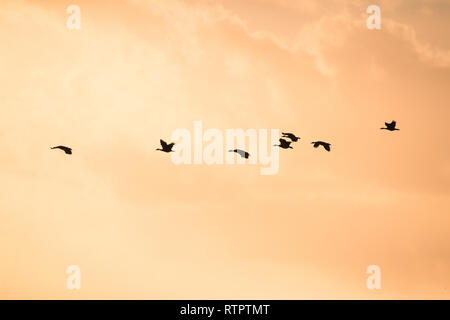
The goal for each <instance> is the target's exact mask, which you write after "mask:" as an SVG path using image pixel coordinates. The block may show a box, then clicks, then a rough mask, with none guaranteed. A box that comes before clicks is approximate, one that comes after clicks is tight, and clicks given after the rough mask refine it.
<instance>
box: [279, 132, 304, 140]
mask: <svg viewBox="0 0 450 320" xmlns="http://www.w3.org/2000/svg"><path fill="white" fill-rule="evenodd" d="M281 134H282V135H283V138H289V139H291V140H292V141H293V142H297V141H298V140H300V137H296V136H295V134H293V133H290V132H282V133H281Z"/></svg>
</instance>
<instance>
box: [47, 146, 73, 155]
mask: <svg viewBox="0 0 450 320" xmlns="http://www.w3.org/2000/svg"><path fill="white" fill-rule="evenodd" d="M50 149H61V150H62V151H64V152H65V153H66V154H72V149H71V148H69V147H65V146H57V147H52V148H50Z"/></svg>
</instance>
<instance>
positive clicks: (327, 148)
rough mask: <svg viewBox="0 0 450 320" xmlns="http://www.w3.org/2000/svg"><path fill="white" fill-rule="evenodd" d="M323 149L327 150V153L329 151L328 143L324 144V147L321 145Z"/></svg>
mask: <svg viewBox="0 0 450 320" xmlns="http://www.w3.org/2000/svg"><path fill="white" fill-rule="evenodd" d="M323 147H324V148H325V150H327V151H330V149H331V148H330V144H328V143H325V144H324V145H323Z"/></svg>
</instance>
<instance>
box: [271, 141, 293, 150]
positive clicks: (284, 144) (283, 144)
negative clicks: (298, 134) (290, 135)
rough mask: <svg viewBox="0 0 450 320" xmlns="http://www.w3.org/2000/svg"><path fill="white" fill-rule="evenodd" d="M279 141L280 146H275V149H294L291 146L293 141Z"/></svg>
mask: <svg viewBox="0 0 450 320" xmlns="http://www.w3.org/2000/svg"><path fill="white" fill-rule="evenodd" d="M279 141H280V144H274V147H280V148H283V149H289V148H290V149H294V148H292V147H291V146H290V144H291V141H287V140H284V139H283V138H280V140H279Z"/></svg>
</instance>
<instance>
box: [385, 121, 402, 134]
mask: <svg viewBox="0 0 450 320" xmlns="http://www.w3.org/2000/svg"><path fill="white" fill-rule="evenodd" d="M384 124H385V125H386V128H380V129H381V130H383V129H384V130H389V131H395V130H400V129H397V128H396V127H395V126H396V125H397V122H395V121H394V120H392V122H391V123H387V122H385V123H384Z"/></svg>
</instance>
